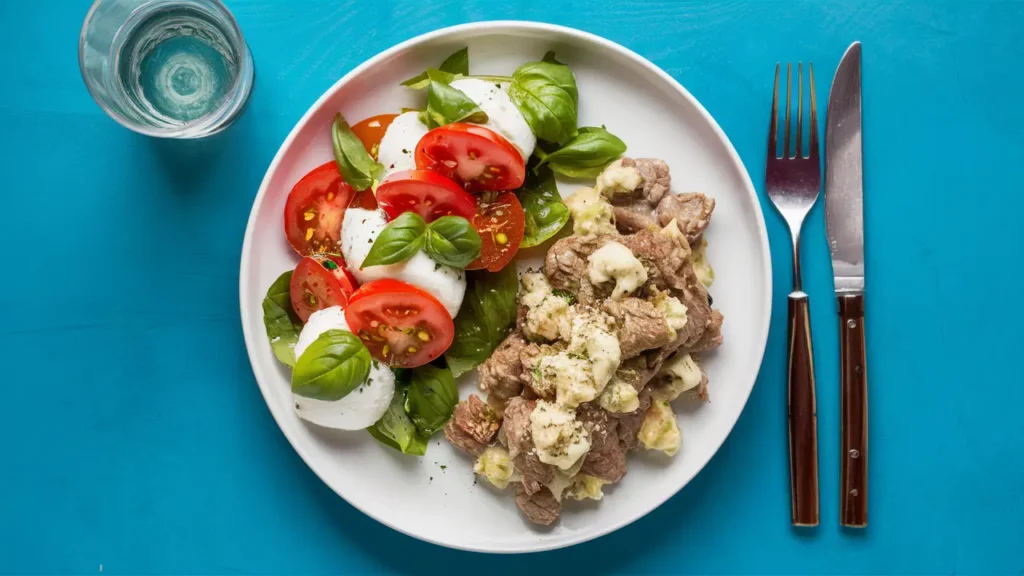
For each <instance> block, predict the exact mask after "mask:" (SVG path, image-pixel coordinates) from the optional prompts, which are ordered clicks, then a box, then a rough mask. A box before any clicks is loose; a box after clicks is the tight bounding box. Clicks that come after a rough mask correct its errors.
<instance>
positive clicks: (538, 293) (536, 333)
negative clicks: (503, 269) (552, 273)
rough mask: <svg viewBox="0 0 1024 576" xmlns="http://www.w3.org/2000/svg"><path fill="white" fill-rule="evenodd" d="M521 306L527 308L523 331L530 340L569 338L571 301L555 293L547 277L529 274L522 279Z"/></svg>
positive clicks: (535, 273)
mask: <svg viewBox="0 0 1024 576" xmlns="http://www.w3.org/2000/svg"><path fill="white" fill-rule="evenodd" d="M521 281H522V290H521V291H520V293H519V303H520V304H522V305H523V306H526V308H527V313H526V322H525V323H524V324H523V326H522V328H523V332H525V333H526V337H527V338H529V339H531V340H536V339H543V340H557V339H559V338H561V339H568V338H569V333H570V331H571V329H572V316H571V314H570V308H569V301H568V300H567V299H566V298H563V297H562V296H558V295H556V294H554V293H553V292H552V290H551V285H550V284H548V280H547V278H545V277H544V275H543V274H541V273H539V272H527V273H526V274H523V277H522V279H521Z"/></svg>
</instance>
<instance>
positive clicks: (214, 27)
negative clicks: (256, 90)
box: [78, 0, 253, 138]
mask: <svg viewBox="0 0 1024 576" xmlns="http://www.w3.org/2000/svg"><path fill="white" fill-rule="evenodd" d="M78 62H79V66H80V67H81V70H82V78H83V79H84V80H85V85H86V86H87V87H88V88H89V92H90V93H91V94H92V97H93V98H94V99H95V100H96V102H97V103H99V105H100V107H102V108H103V110H104V111H106V113H107V114H108V115H110V117H111V118H113V119H114V120H117V121H118V122H119V123H120V124H121V125H122V126H125V127H126V128H130V129H132V130H134V131H136V132H139V133H142V134H146V135H148V136H159V137H163V138H202V137H204V136H209V135H211V134H216V133H217V132H219V131H221V130H223V129H224V128H226V127H227V126H228V125H229V124H231V122H232V121H234V120H235V118H237V117H238V116H239V114H241V112H242V109H243V108H245V104H246V102H248V100H249V94H250V93H251V92H252V84H253V64H252V55H251V54H250V53H249V47H248V46H246V44H245V40H244V39H243V38H242V32H241V31H240V30H239V29H238V23H237V22H235V19H234V17H233V16H231V13H230V12H228V9H227V8H225V7H224V4H222V3H221V2H220V1H219V0H96V1H95V2H94V3H93V5H92V8H91V9H90V10H89V14H88V15H87V16H86V17H85V24H83V25H82V35H81V38H80V40H79V45H78Z"/></svg>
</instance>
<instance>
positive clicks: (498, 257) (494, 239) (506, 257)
mask: <svg viewBox="0 0 1024 576" xmlns="http://www.w3.org/2000/svg"><path fill="white" fill-rule="evenodd" d="M473 226H474V227H475V228H476V231H477V232H479V233H480V257H479V258H477V259H476V260H474V261H473V262H472V263H470V265H469V266H466V270H480V269H483V268H486V269H488V270H490V271H491V272H497V271H498V270H501V269H502V268H504V267H505V265H506V264H508V263H509V262H510V261H511V260H512V257H513V256H515V255H516V252H517V251H518V250H519V245H520V244H522V242H523V232H524V230H525V229H526V215H525V214H524V213H523V205H522V204H520V203H519V198H516V195H515V194H514V193H512V192H502V193H500V194H495V193H493V192H492V193H485V194H484V195H482V196H481V197H480V200H479V202H478V203H477V211H476V215H475V216H474V217H473Z"/></svg>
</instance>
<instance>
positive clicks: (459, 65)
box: [402, 48, 469, 90]
mask: <svg viewBox="0 0 1024 576" xmlns="http://www.w3.org/2000/svg"><path fill="white" fill-rule="evenodd" d="M437 69H438V70H440V71H441V72H447V73H449V74H451V75H453V76H455V75H460V76H468V75H469V48H463V49H462V50H459V51H457V52H455V53H454V54H452V55H451V56H449V57H447V58H445V59H444V62H441V65H440V66H438V67H437ZM449 82H451V81H450V80H449ZM429 85H430V79H429V78H428V77H427V73H426V72H423V73H421V74H417V75H416V76H413V77H412V78H409V79H408V80H406V81H405V82H402V86H407V87H409V88H412V89H413V90H422V89H423V88H426V87H427V86H429Z"/></svg>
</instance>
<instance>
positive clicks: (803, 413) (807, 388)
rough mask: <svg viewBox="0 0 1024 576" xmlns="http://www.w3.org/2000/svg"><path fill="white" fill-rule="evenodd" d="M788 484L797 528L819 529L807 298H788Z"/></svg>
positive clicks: (792, 295) (802, 295)
mask: <svg viewBox="0 0 1024 576" xmlns="http://www.w3.org/2000/svg"><path fill="white" fill-rule="evenodd" d="M788 386H789V393H788V401H789V484H790V504H791V516H792V521H793V525H794V526H817V525H818V516H819V510H818V413H817V408H816V400H815V394H814V354H813V352H812V350H811V311H810V307H809V305H808V299H807V294H806V293H804V292H802V291H796V292H792V293H790V295H789V379H788Z"/></svg>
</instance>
